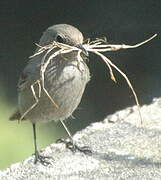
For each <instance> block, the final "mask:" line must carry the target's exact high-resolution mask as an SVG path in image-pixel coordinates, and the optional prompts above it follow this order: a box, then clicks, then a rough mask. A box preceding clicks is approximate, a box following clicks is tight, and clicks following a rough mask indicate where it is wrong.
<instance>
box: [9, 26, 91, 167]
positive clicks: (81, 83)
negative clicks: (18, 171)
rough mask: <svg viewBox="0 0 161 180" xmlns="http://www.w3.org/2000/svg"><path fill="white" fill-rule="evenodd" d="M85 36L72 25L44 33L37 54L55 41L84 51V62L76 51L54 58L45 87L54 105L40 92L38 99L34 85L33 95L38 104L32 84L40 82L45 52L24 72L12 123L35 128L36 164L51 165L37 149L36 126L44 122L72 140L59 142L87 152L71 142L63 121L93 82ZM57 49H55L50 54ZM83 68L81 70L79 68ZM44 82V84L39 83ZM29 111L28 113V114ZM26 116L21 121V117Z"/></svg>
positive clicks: (45, 80) (48, 68) (19, 85)
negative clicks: (25, 122) (58, 126)
mask: <svg viewBox="0 0 161 180" xmlns="http://www.w3.org/2000/svg"><path fill="white" fill-rule="evenodd" d="M83 40H84V38H83V34H82V33H81V32H80V31H79V30H78V29H77V28H76V27H74V26H72V25H69V24H56V25H52V26H50V27H49V28H47V30H46V31H44V33H43V34H42V36H41V38H40V41H39V46H38V47H37V48H36V51H35V52H37V51H38V50H39V49H40V47H42V46H46V45H48V44H50V43H52V42H53V41H55V42H59V43H64V44H67V45H70V46H74V47H77V48H79V49H80V50H81V57H82V58H83V61H80V62H79V65H78V57H77V52H74V51H72V52H70V53H66V54H59V55H58V56H56V57H53V58H52V59H51V62H50V63H49V65H48V66H47V68H46V71H45V72H44V86H45V89H46V91H47V92H48V93H49V94H50V96H51V98H52V99H53V101H54V103H55V105H54V104H53V103H52V102H51V101H50V99H49V97H48V96H47V94H46V93H45V92H44V91H43V90H41V96H40V97H39V95H38V94H39V85H40V84H35V86H34V93H35V96H36V97H37V102H36V105H35V106H34V107H33V108H32V109H31V110H30V111H28V109H29V108H31V106H33V104H35V97H34V96H33V91H32V90H33V84H34V83H35V82H38V80H40V81H41V77H40V69H41V64H42V60H43V57H44V55H45V52H43V53H41V54H38V55H36V56H33V57H32V58H31V59H30V60H29V61H28V62H27V65H26V67H25V68H24V70H23V71H22V73H21V75H20V78H19V81H18V108H17V110H16V111H15V113H13V115H12V116H11V117H10V120H20V119H22V120H29V121H30V122H31V123H32V127H33V137H34V150H35V151H34V155H35V159H34V163H35V164H36V163H37V162H40V163H42V164H48V161H47V159H46V158H48V157H45V156H43V155H41V154H40V152H39V151H38V148H37V141H36V138H37V136H36V124H37V123H39V122H40V123H41V122H45V123H46V122H50V121H55V122H61V123H62V125H63V127H64V128H65V130H66V132H67V133H68V135H69V138H70V141H65V140H63V139H60V142H65V143H66V145H67V147H69V149H71V150H73V151H75V150H76V149H78V150H80V151H88V149H87V148H86V147H84V148H83V147H82V148H81V147H78V146H77V145H76V143H75V142H74V141H73V139H72V135H71V133H70V132H69V130H68V128H67V127H66V125H65V123H64V121H65V120H66V119H68V118H69V117H70V116H72V114H73V112H74V111H75V110H76V108H77V107H78V105H79V103H80V101H81V99H82V95H83V93H84V90H85V88H86V85H87V83H88V82H89V81H90V72H89V68H88V66H87V60H86V59H88V52H87V51H86V50H85V48H84V47H83ZM55 51H56V50H55V49H53V50H52V51H51V52H50V54H52V53H54V52H55ZM79 67H81V68H79ZM40 83H41V82H40ZM27 111H28V112H27ZM26 112H27V113H26ZM24 114H25V116H24V117H23V118H22V116H23V115H24Z"/></svg>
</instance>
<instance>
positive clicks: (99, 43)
mask: <svg viewBox="0 0 161 180" xmlns="http://www.w3.org/2000/svg"><path fill="white" fill-rule="evenodd" d="M156 36H157V34H155V35H153V36H152V37H150V38H149V39H147V40H145V41H143V42H140V43H138V44H135V45H126V44H121V45H120V44H108V43H107V41H106V39H96V40H95V41H90V40H89V39H88V40H87V41H86V43H85V44H83V47H84V49H85V50H86V51H88V52H91V53H94V54H96V55H98V56H99V57H100V58H101V59H102V60H103V61H104V62H105V64H106V65H107V67H108V69H109V73H110V76H111V79H112V80H113V81H114V82H116V78H115V76H114V73H113V70H112V69H113V68H114V69H116V70H117V71H118V72H119V73H120V74H121V75H122V76H123V78H124V79H125V80H126V82H127V84H128V86H129V88H130V89H131V91H132V93H133V95H134V98H135V102H136V104H137V106H138V111H139V116H140V119H141V123H142V116H141V112H140V105H139V100H138V97H137V94H136V92H135V90H134V88H133V86H132V84H131V82H130V80H129V79H128V77H127V76H126V74H125V73H124V72H122V71H121V70H120V69H119V68H118V67H117V66H116V65H115V64H113V63H112V62H111V60H110V59H108V58H107V57H106V56H105V55H103V52H107V51H118V50H120V49H130V48H137V47H139V46H141V45H143V44H145V43H147V42H149V41H150V40H152V39H153V38H155V37H156ZM37 46H38V47H39V50H38V51H37V52H36V53H35V54H34V55H33V56H31V58H32V57H34V56H37V55H39V54H41V53H43V52H45V55H44V57H43V59H42V62H41V68H40V79H38V80H37V81H35V82H34V83H33V84H32V85H31V91H32V94H33V96H34V98H35V103H34V104H33V105H32V106H31V107H30V108H29V109H28V110H27V111H26V112H25V113H24V114H23V115H22V117H21V119H23V118H24V116H26V114H27V113H28V112H29V111H31V110H32V109H33V108H34V107H35V106H36V105H37V103H38V102H39V98H40V97H41V92H42V90H43V91H44V92H45V93H46V95H47V96H48V98H49V99H50V101H51V102H52V103H53V105H54V106H55V107H56V108H59V106H58V105H57V104H56V103H55V102H54V100H53V99H52V97H51V96H50V94H49V93H48V91H47V90H46V88H45V85H44V82H45V71H46V68H47V67H48V65H49V63H50V62H51V60H52V59H53V58H54V57H56V56H58V55H60V54H66V53H70V52H73V51H77V59H78V64H79V63H80V62H81V61H83V58H82V57H81V52H82V50H81V49H79V48H77V47H75V46H70V45H67V44H63V43H59V42H56V41H53V42H52V43H51V44H49V45H46V46H43V47H42V46H40V45H38V44H37ZM54 49H55V51H54V53H51V55H49V53H50V52H51V51H52V50H54ZM48 55H49V57H48ZM35 85H38V87H39V93H38V97H37V95H36V93H35V89H34V86H35Z"/></svg>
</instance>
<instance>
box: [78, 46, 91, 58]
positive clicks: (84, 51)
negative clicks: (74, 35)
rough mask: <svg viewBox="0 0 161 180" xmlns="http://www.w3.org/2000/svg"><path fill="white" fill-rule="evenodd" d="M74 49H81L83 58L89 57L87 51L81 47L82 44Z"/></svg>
mask: <svg viewBox="0 0 161 180" xmlns="http://www.w3.org/2000/svg"><path fill="white" fill-rule="evenodd" d="M76 47H77V48H79V49H81V50H82V53H83V54H84V55H85V56H87V57H88V56H89V53H88V51H87V50H86V49H85V48H84V47H83V45H82V44H78V45H76Z"/></svg>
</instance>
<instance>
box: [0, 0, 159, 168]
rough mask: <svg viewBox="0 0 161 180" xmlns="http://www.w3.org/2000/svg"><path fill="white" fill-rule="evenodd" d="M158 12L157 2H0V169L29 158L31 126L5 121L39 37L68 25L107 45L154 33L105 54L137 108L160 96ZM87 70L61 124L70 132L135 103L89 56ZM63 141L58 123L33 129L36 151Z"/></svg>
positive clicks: (101, 66)
mask: <svg viewBox="0 0 161 180" xmlns="http://www.w3.org/2000/svg"><path fill="white" fill-rule="evenodd" d="M160 9H161V3H160V0H155V1H152V0H135V1H129V0H124V1H119V0H108V1H107V0H101V1H98V0H93V1H80V0H77V1H73V0H71V1H66V0H62V1H56V0H52V1H44V0H39V1H32V0H28V1H25V0H14V1H10V0H5V1H4V0H1V1H0V169H4V168H6V167H8V166H9V165H10V164H12V163H15V162H18V161H20V160H23V159H25V158H27V157H28V156H30V155H31V154H32V153H33V137H32V126H31V123H30V122H22V123H19V124H18V123H17V122H16V121H15V122H10V121H8V118H9V116H10V115H11V114H12V113H13V112H14V110H15V109H16V107H17V87H16V85H17V81H18V77H19V75H20V73H21V71H22V70H23V68H24V66H25V64H26V63H27V61H28V57H29V56H30V55H32V54H33V51H34V49H35V44H34V43H35V42H39V39H40V36H41V35H42V32H43V31H44V30H45V29H46V28H47V27H49V26H51V25H53V24H57V23H68V24H71V25H74V26H76V27H77V28H79V29H80V31H82V32H83V34H84V36H85V38H89V37H90V38H95V37H103V36H106V37H107V40H108V41H109V42H110V43H117V44H122V43H124V44H135V43H137V42H140V41H143V40H145V39H147V38H149V37H150V36H152V35H153V34H155V33H158V36H157V38H155V39H154V40H152V41H151V42H149V43H147V44H145V45H144V46H142V47H139V48H137V49H130V50H123V51H118V52H108V53H106V56H107V57H109V58H110V59H111V60H112V62H114V63H115V64H117V66H118V67H120V69H121V70H123V71H124V72H125V73H126V74H127V75H128V77H129V79H130V80H131V81H132V82H133V84H134V87H135V90H136V92H137V94H138V96H139V100H140V103H141V104H149V103H150V102H151V101H152V99H153V98H154V97H158V96H160V95H161V94H160V93H161V80H160V77H161V55H160V50H161V48H160V47H161V38H160V34H161V33H160V32H161V23H160V22H161V21H160V20H161V11H160ZM88 66H89V68H90V71H91V81H90V83H89V84H88V85H87V88H86V91H85V93H84V96H83V99H82V102H81V104H80V106H79V108H78V109H77V110H76V112H75V113H74V116H75V118H76V119H71V120H69V121H67V122H66V123H67V126H68V127H69V129H70V130H71V132H72V133H75V132H76V131H78V130H81V129H82V128H84V127H86V126H87V125H88V124H90V123H92V122H95V121H101V120H103V118H104V117H106V116H107V115H108V114H111V113H114V112H115V111H117V110H119V109H123V108H125V107H127V106H130V105H134V104H135V102H134V98H133V96H132V94H131V92H130V90H129V88H128V87H127V85H126V83H125V81H124V80H123V78H122V77H120V76H119V74H118V73H116V77H117V81H118V83H117V84H115V83H114V82H112V81H111V80H110V78H109V76H108V75H107V69H106V67H105V65H104V64H103V63H102V61H100V59H99V58H98V57H96V56H94V55H92V54H90V61H89V63H88ZM65 136H66V134H65V132H64V130H63V129H62V127H61V125H60V124H59V123H58V124H54V123H49V124H39V125H38V128H37V138H38V146H39V149H40V148H44V147H46V146H47V145H48V144H50V143H53V142H55V140H56V139H58V138H60V137H65ZM107 138H108V137H107Z"/></svg>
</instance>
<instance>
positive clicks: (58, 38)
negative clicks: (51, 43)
mask: <svg viewBox="0 0 161 180" xmlns="http://www.w3.org/2000/svg"><path fill="white" fill-rule="evenodd" d="M56 41H57V42H59V43H64V39H63V38H62V37H61V36H60V35H57V37H56Z"/></svg>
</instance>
